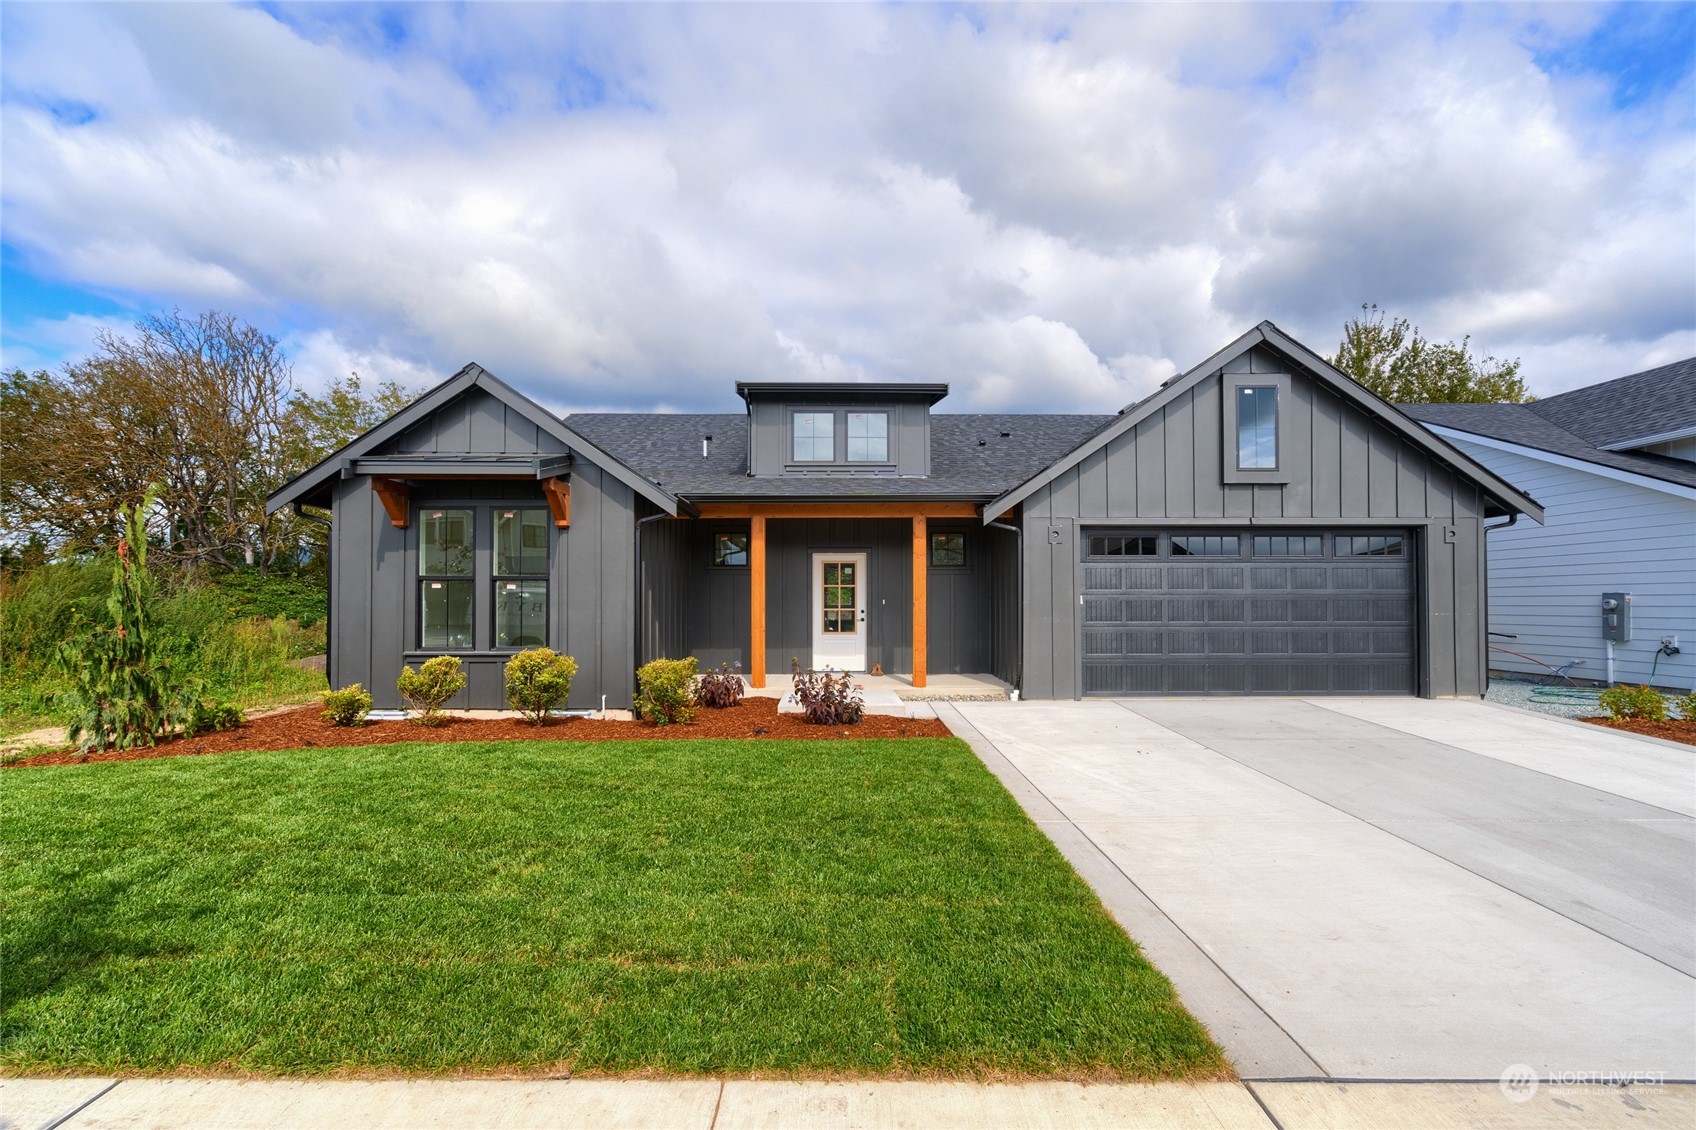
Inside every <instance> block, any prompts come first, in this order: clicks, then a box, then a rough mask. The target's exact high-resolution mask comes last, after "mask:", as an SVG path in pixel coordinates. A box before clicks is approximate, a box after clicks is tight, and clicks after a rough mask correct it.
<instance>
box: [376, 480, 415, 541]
mask: <svg viewBox="0 0 1696 1130" xmlns="http://www.w3.org/2000/svg"><path fill="white" fill-rule="evenodd" d="M371 489H372V490H373V491H375V492H376V494H377V498H378V499H379V500H381V501H382V503H383V509H384V510H386V511H388V514H389V525H391V526H393V527H395V528H396V529H397V530H404V529H406V526H407V523H408V522H409V521H411V517H412V490H411V489H410V488H409V487H408V486H407V485H406V483H405V482H403V481H401V480H400V479H385V478H381V477H378V476H373V477H372V479H371Z"/></svg>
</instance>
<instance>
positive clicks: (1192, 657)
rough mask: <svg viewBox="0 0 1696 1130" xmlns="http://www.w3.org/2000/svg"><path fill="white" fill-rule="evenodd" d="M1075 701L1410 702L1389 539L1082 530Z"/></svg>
mask: <svg viewBox="0 0 1696 1130" xmlns="http://www.w3.org/2000/svg"><path fill="white" fill-rule="evenodd" d="M1082 540H1083V551H1084V563H1083V571H1084V602H1083V603H1084V607H1083V612H1084V627H1083V667H1084V670H1083V676H1084V691H1085V693H1087V694H1412V693H1414V647H1415V633H1414V629H1413V617H1414V599H1413V568H1412V560H1413V543H1412V539H1411V538H1410V537H1409V536H1408V535H1407V534H1406V533H1405V532H1400V531H1384V530H1374V531H1354V530H1336V531H1330V530H1327V531H1324V532H1321V533H1313V532H1309V531H1289V532H1273V533H1268V532H1265V531H1256V530H1224V531H1220V530H1215V531H1206V532H1195V533H1190V532H1187V531H1180V532H1171V531H1166V532H1158V531H1141V532H1139V531H1122V530H1093V531H1085V534H1084V537H1083V539H1082Z"/></svg>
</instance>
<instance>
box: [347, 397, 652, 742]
mask: <svg viewBox="0 0 1696 1130" xmlns="http://www.w3.org/2000/svg"><path fill="white" fill-rule="evenodd" d="M565 450H566V449H565V445H564V444H562V443H561V442H560V441H559V440H558V439H557V438H555V437H554V436H551V435H549V434H547V433H546V432H543V431H541V430H540V429H539V428H538V427H537V426H536V424H535V423H534V422H533V421H532V420H531V419H529V418H528V417H526V416H525V415H524V414H523V413H521V412H519V411H517V410H516V409H515V408H512V407H509V406H508V405H507V404H505V403H503V402H502V401H501V400H499V399H498V398H496V397H494V396H491V395H489V394H488V393H486V392H483V391H482V390H480V389H475V390H472V391H471V392H468V393H466V394H465V395H464V396H462V397H460V398H458V399H456V400H454V401H452V402H451V403H449V404H447V405H444V406H443V407H442V408H441V409H439V410H438V411H436V412H434V413H431V414H430V415H429V416H428V417H426V418H425V419H424V420H422V421H420V422H419V423H417V424H415V425H414V426H412V427H410V428H408V429H407V430H406V431H405V432H403V433H402V434H401V435H400V436H399V437H398V438H397V439H396V440H395V441H394V442H393V443H391V444H389V445H387V446H385V447H383V448H381V449H379V450H377V451H374V452H372V453H371V454H374V455H397V454H432V455H457V454H465V455H493V454H502V455H551V454H564V453H565ZM572 454H573V456H574V461H573V463H572V466H571V471H570V482H571V526H570V528H569V529H565V530H560V529H556V528H554V527H553V526H551V525H550V526H549V529H550V531H551V532H552V536H553V544H552V546H551V547H550V556H549V561H550V566H549V591H548V600H549V605H550V607H549V615H548V645H549V646H550V647H552V648H554V649H555V650H556V651H561V652H564V653H566V654H568V655H571V656H573V657H574V658H575V659H576V660H577V662H578V668H579V670H578V675H577V678H576V679H575V680H573V682H572V687H571V700H570V702H569V703H568V704H567V705H569V706H571V707H573V708H578V709H583V708H598V707H599V706H600V705H601V696H602V695H605V696H606V699H607V705H608V706H609V707H614V708H621V709H622V708H627V707H628V706H629V705H630V700H631V696H632V693H633V690H634V686H633V684H634V674H633V671H634V666H635V664H634V657H635V636H634V627H635V624H634V620H633V618H632V617H631V615H630V614H629V611H628V610H629V609H630V607H631V599H630V598H631V591H630V590H631V578H632V576H633V574H634V562H633V560H632V555H633V553H634V550H635V540H634V539H635V514H636V498H635V494H634V492H633V491H632V490H631V489H630V488H629V487H628V486H627V485H625V484H624V483H622V482H620V481H618V480H617V479H616V478H614V477H613V476H611V475H608V474H605V473H604V472H603V471H602V470H601V468H599V467H597V466H595V465H594V464H593V463H590V462H588V461H587V460H586V459H584V458H583V457H582V454H581V453H578V452H573V453H572ZM412 495H413V508H414V516H413V520H412V521H411V523H410V524H409V525H408V527H407V528H406V529H404V530H403V529H398V528H396V527H395V526H393V525H392V524H391V523H390V522H389V519H388V515H387V513H386V512H385V511H384V509H383V505H382V503H381V501H379V500H378V498H377V496H376V494H375V492H373V491H372V489H371V481H370V479H369V478H368V477H365V476H356V477H353V478H348V479H343V480H340V481H339V482H337V483H336V484H335V486H334V493H333V500H332V515H333V516H332V524H331V537H332V538H333V540H334V547H335V548H334V552H333V553H332V555H331V568H332V570H333V572H334V575H333V578H332V584H331V615H330V625H331V630H332V631H333V632H334V633H335V640H334V646H333V647H332V648H331V651H330V672H329V677H330V683H331V685H332V686H336V687H342V686H347V685H348V684H350V683H355V682H358V683H363V684H364V685H365V687H366V689H367V690H369V691H370V692H371V695H372V698H373V700H374V703H375V705H376V706H377V707H379V708H383V709H395V708H399V707H400V706H402V705H403V704H402V702H401V701H400V696H399V693H398V692H397V691H396V690H395V679H396V678H397V677H398V676H399V674H400V668H401V665H402V664H403V663H410V664H413V665H414V666H416V665H417V664H418V663H420V662H422V661H423V660H424V659H428V658H430V657H431V656H432V655H434V654H436V652H432V651H425V650H422V649H421V648H419V646H418V640H419V636H418V607H417V604H418V586H417V569H418V563H417V545H418V529H419V523H418V521H417V520H416V511H417V509H418V508H420V507H421V506H424V505H429V506H432V507H438V508H445V507H448V506H452V505H455V504H466V505H471V506H480V507H483V508H485V509H487V508H492V507H494V506H497V505H499V504H501V503H514V502H524V503H525V504H528V505H540V504H541V503H542V495H541V491H540V488H539V486H538V485H537V484H536V483H534V482H524V481H499V480H494V481H491V480H481V481H478V480H465V481H454V480H428V481H420V482H418V483H416V484H415V485H414V487H413V491H412ZM481 517H482V512H481V511H480V519H481ZM488 556H489V548H488V545H487V542H486V537H485V536H483V535H480V538H479V542H478V550H477V564H476V569H477V573H476V580H477V584H476V598H475V599H476V602H477V603H476V605H475V607H476V609H477V612H476V624H477V632H478V644H479V647H478V649H477V650H474V651H471V652H462V653H456V654H459V655H460V657H461V659H462V661H463V662H464V664H465V668H466V674H467V678H468V683H469V685H468V687H467V690H466V692H465V693H464V694H462V695H461V696H460V697H459V698H458V699H457V700H455V702H453V703H451V704H450V705H452V706H455V707H460V706H467V705H472V704H475V705H478V706H499V705H501V704H502V702H501V700H502V692H501V678H502V672H501V669H502V667H503V666H504V664H505V662H506V659H507V657H508V655H509V654H510V653H507V652H498V651H494V650H492V649H490V648H488V646H487V643H488V633H489V632H490V630H491V628H490V625H489V620H490V617H491V615H492V612H491V600H492V598H491V596H490V593H492V574H491V572H490V564H489V562H488V560H487V559H488Z"/></svg>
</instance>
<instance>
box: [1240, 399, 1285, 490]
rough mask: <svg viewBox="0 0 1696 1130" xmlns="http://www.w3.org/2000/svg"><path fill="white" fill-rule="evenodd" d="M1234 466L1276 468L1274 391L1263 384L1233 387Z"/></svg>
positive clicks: (1276, 443)
mask: <svg viewBox="0 0 1696 1130" xmlns="http://www.w3.org/2000/svg"><path fill="white" fill-rule="evenodd" d="M1237 467H1238V469H1239V470H1243V471H1275V470H1277V469H1278V390H1277V389H1276V388H1272V387H1267V386H1260V385H1256V386H1251V387H1243V388H1239V389H1237Z"/></svg>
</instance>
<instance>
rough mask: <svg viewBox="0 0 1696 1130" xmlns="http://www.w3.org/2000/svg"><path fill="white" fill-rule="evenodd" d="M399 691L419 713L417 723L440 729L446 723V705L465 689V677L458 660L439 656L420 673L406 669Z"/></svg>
mask: <svg viewBox="0 0 1696 1130" xmlns="http://www.w3.org/2000/svg"><path fill="white" fill-rule="evenodd" d="M395 689H396V690H398V691H400V696H401V697H402V698H404V699H406V701H407V702H408V703H409V704H410V705H411V706H412V709H414V710H416V711H418V717H417V718H414V719H413V721H414V722H417V723H419V724H420V725H424V726H439V725H441V723H442V721H443V719H442V704H443V703H444V702H446V701H447V700H448V699H450V698H452V697H453V696H454V695H456V694H458V693H459V692H460V691H462V690H464V689H465V674H464V672H462V671H461V670H460V669H459V659H458V657H456V656H452V655H438V656H436V658H434V659H427V660H425V661H424V662H423V663H421V664H419V666H418V670H417V671H414V670H413V669H412V668H411V667H402V668H401V669H400V678H398V679H396V680H395Z"/></svg>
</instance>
